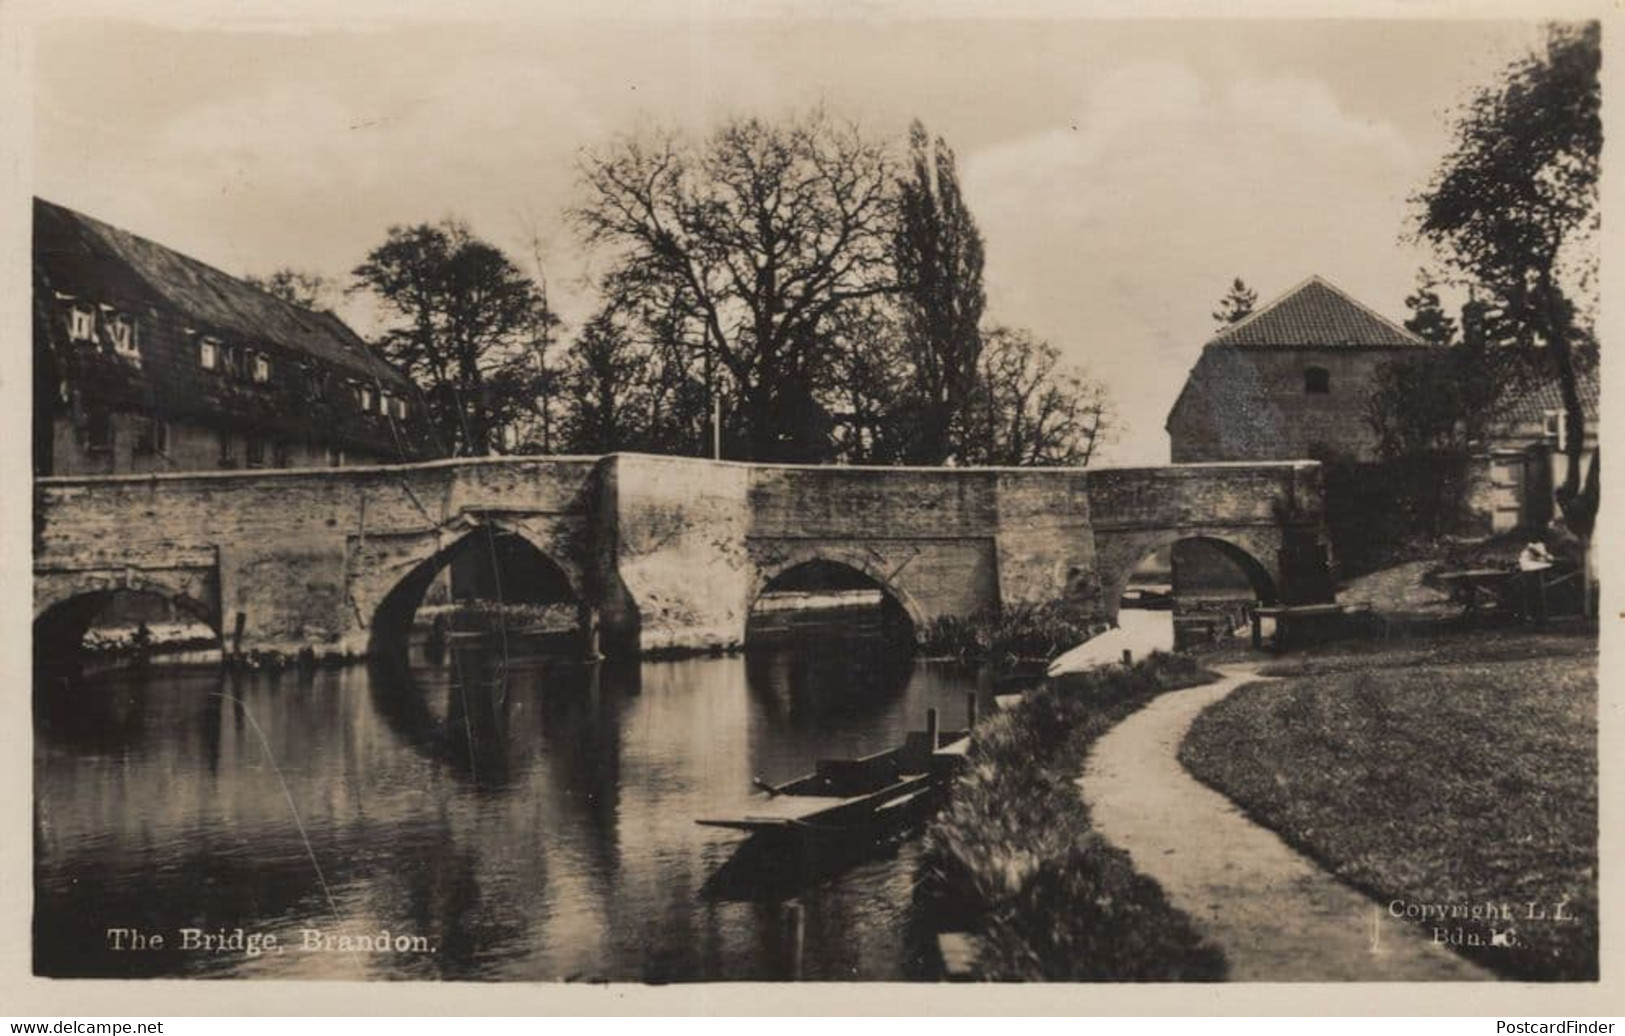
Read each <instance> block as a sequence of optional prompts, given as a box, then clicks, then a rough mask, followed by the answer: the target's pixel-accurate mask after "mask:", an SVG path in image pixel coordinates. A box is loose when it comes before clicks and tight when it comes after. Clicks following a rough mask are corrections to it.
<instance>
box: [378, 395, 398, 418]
mask: <svg viewBox="0 0 1625 1036" xmlns="http://www.w3.org/2000/svg"><path fill="white" fill-rule="evenodd" d="M378 412H379V413H380V414H383V415H384V416H385V417H389V416H391V415H392V414H394V413H395V400H394V398H393V397H391V396H390V394H389V393H388V392H385V391H383V390H379V392H378Z"/></svg>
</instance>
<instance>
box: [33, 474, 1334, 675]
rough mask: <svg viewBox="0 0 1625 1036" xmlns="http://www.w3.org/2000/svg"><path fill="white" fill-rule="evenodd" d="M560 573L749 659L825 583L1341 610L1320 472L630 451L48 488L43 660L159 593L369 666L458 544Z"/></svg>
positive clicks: (960, 597) (613, 617)
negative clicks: (1318, 605) (112, 611)
mask: <svg viewBox="0 0 1625 1036" xmlns="http://www.w3.org/2000/svg"><path fill="white" fill-rule="evenodd" d="M492 531H499V532H502V533H505V534H511V535H513V536H517V537H519V538H522V539H523V540H525V541H526V542H528V543H529V544H531V545H532V546H534V547H535V548H536V550H537V551H539V552H540V553H541V554H542V555H544V556H545V557H546V558H548V559H550V560H551V561H552V562H553V563H554V564H555V565H556V566H557V570H558V573H559V581H560V583H561V584H562V587H563V589H564V590H565V591H566V593H565V596H567V597H568V598H569V599H571V600H573V601H575V602H576V603H577V604H578V605H579V606H580V607H581V609H582V612H583V614H584V615H588V616H591V617H592V618H593V620H595V621H596V623H597V626H598V629H599V630H600V633H601V637H602V644H603V647H604V649H605V651H606V652H610V653H618V654H636V653H638V652H648V651H666V650H688V649H694V650H709V649H719V648H721V649H726V648H732V647H736V646H738V645H740V644H742V643H743V640H744V637H745V628H746V621H747V619H748V617H749V615H750V611H751V607H752V604H753V602H755V600H756V598H757V597H758V596H759V595H760V594H761V593H762V591H763V589H764V588H765V587H766V586H767V585H768V584H769V582H770V581H772V580H773V579H774V578H775V577H777V576H779V575H781V574H783V573H785V572H786V571H788V570H790V569H793V568H795V567H796V566H798V565H802V564H805V563H807V562H826V563H834V564H838V565H842V566H846V567H847V568H850V569H852V570H854V571H856V572H858V573H861V574H863V575H864V576H866V577H868V579H869V580H872V581H873V582H874V583H875V584H876V585H877V586H879V587H880V588H881V589H882V590H883V591H884V592H885V593H886V594H887V595H889V596H890V597H891V598H892V599H893V600H894V601H895V602H896V604H897V605H899V606H900V607H901V608H902V609H904V610H905V611H906V612H907V614H908V616H909V618H910V619H911V620H912V622H913V624H914V626H915V628H916V629H921V628H924V627H925V626H928V625H929V624H930V623H932V622H933V621H935V620H936V619H938V618H941V617H944V616H958V617H966V616H969V615H972V614H974V613H976V612H979V611H984V610H988V609H996V608H1000V607H1009V606H1011V605H1014V604H1020V603H1036V602H1047V601H1054V600H1058V599H1065V600H1070V601H1072V602H1075V603H1077V604H1079V605H1080V606H1082V607H1084V608H1086V609H1088V610H1089V611H1091V612H1093V613H1095V614H1097V615H1099V616H1100V617H1101V618H1103V619H1111V618H1114V617H1115V614H1116V610H1117V602H1118V600H1119V598H1120V597H1121V595H1122V591H1123V588H1124V586H1125V585H1126V583H1127V581H1128V578H1129V574H1130V572H1131V571H1132V569H1133V568H1134V566H1135V565H1136V564H1137V563H1138V562H1139V561H1140V560H1141V559H1142V558H1144V557H1145V556H1146V555H1147V554H1149V553H1150V552H1152V551H1155V550H1157V549H1159V548H1161V547H1163V546H1166V545H1168V544H1171V543H1174V542H1177V541H1180V540H1192V539H1194V540H1200V541H1203V542H1205V543H1208V544H1210V545H1212V546H1213V547H1215V548H1216V549H1218V550H1219V551H1221V552H1222V553H1224V554H1226V555H1227V556H1230V557H1231V558H1232V559H1234V560H1235V561H1236V562H1237V564H1239V565H1240V566H1241V567H1242V569H1243V570H1244V571H1245V572H1246V573H1247V574H1248V578H1249V580H1250V581H1251V582H1252V583H1253V586H1254V589H1255V590H1256V592H1257V595H1258V597H1259V599H1261V600H1266V601H1279V602H1285V603H1308V602H1315V601H1324V600H1330V599H1331V586H1330V580H1329V578H1328V575H1327V549H1326V539H1325V523H1324V501H1323V495H1322V488H1321V473H1320V468H1319V465H1317V464H1315V463H1313V462H1308V461H1304V462H1286V463H1264V464H1189V465H1172V466H1165V467H1151V468H1115V469H1114V468H1100V469H1072V468H1020V469H1016V468H1011V469H1003V468H999V469H994V468H981V469H979V468H878V467H877V468H868V467H814V466H784V465H767V464H744V463H732V462H718V461H706V460H696V459H688V458H672V457H655V456H646V455H641V454H613V455H610V456H604V457H502V458H476V459H457V460H447V461H435V462H430V463H424V464H414V465H402V466H387V467H356V468H336V469H334V468H322V469H298V470H287V471H253V472H240V471H234V472H193V473H176V474H163V475H139V476H102V477H62V478H45V479H40V480H37V481H36V482H35V534H34V607H35V631H36V638H35V639H36V644H37V645H45V646H44V647H41V648H40V650H49V649H50V647H49V646H50V645H59V644H66V643H70V642H72V640H73V638H74V637H75V636H82V634H83V632H84V628H85V624H86V623H88V622H89V621H90V616H91V615H93V614H94V612H95V610H96V608H97V607H99V606H100V604H101V603H102V602H105V600H106V599H107V596H108V595H109V594H112V593H114V592H117V591H120V590H136V591H145V592H149V593H153V594H157V595H159V596H161V597H164V598H167V599H169V600H171V601H173V602H175V603H176V604H177V605H179V606H180V607H182V608H184V609H185V610H187V611H189V612H191V613H192V614H194V615H196V616H198V617H199V618H201V619H203V620H204V621H206V622H208V623H210V624H211V625H212V626H213V627H214V628H215V629H216V630H218V631H220V632H221V633H222V635H223V636H224V637H225V638H226V639H227V642H228V645H230V646H234V647H237V648H240V649H241V650H243V651H263V652H272V651H275V652H284V653H293V652H298V651H300V650H302V649H306V648H309V649H311V650H313V651H315V652H316V653H317V654H318V655H324V654H331V655H359V654H365V653H368V652H369V651H377V650H381V649H382V647H383V646H384V645H385V644H386V643H389V642H393V641H395V640H397V639H399V638H400V637H402V636H403V635H404V631H405V629H406V628H407V624H409V622H410V619H411V615H412V612H413V611H414V610H415V609H416V607H417V604H418V602H419V601H420V600H421V599H422V595H423V592H424V590H425V589H426V588H427V587H428V586H429V585H430V583H431V582H432V581H433V579H434V578H435V576H436V574H437V573H438V572H439V571H440V570H441V569H442V568H443V567H444V566H445V564H446V563H447V561H448V560H449V558H450V557H451V556H452V555H453V554H454V553H456V552H457V551H458V549H459V547H460V546H462V545H463V544H464V541H465V540H466V539H467V538H468V537H470V536H475V535H485V534H488V533H490V532H492Z"/></svg>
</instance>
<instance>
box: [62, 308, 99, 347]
mask: <svg viewBox="0 0 1625 1036" xmlns="http://www.w3.org/2000/svg"><path fill="white" fill-rule="evenodd" d="M68 340H69V341H72V342H94V341H95V340H96V311H95V310H94V309H91V308H90V307H89V306H85V305H80V304H78V303H75V304H74V306H73V307H72V308H71V309H69V310H68Z"/></svg>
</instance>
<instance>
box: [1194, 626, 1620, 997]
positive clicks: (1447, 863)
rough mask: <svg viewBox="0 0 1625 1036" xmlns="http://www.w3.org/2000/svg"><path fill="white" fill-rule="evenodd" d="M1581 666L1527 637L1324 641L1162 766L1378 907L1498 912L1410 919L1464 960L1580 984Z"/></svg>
mask: <svg viewBox="0 0 1625 1036" xmlns="http://www.w3.org/2000/svg"><path fill="white" fill-rule="evenodd" d="M1596 662H1597V659H1596V642H1595V640H1594V638H1591V637H1585V636H1574V635H1569V636H1564V635H1554V634H1545V633H1541V634H1521V633H1495V634H1485V635H1470V636H1469V635H1457V636H1440V637H1435V638H1428V639H1426V640H1420V641H1411V642H1406V643H1403V644H1401V645H1399V646H1397V647H1388V646H1385V645H1380V644H1370V643H1365V644H1350V645H1346V646H1344V645H1337V646H1328V647H1327V648H1325V649H1322V650H1320V651H1317V652H1313V653H1311V654H1309V655H1306V656H1303V657H1300V658H1296V659H1292V660H1290V661H1284V662H1281V663H1278V664H1276V665H1274V666H1272V667H1270V668H1269V669H1267V670H1266V674H1267V675H1279V676H1281V677H1283V679H1282V680H1280V681H1279V682H1271V683H1260V684H1254V685H1252V686H1250V687H1244V688H1242V689H1241V690H1239V691H1237V692H1236V693H1235V694H1233V695H1231V696H1230V697H1229V698H1227V699H1225V700H1224V701H1222V702H1220V703H1218V704H1217V705H1215V706H1213V707H1212V708H1210V709H1208V710H1207V711H1206V712H1204V713H1203V714H1202V715H1201V716H1200V717H1198V718H1197V721H1196V723H1195V725H1194V726H1193V727H1192V729H1191V732H1190V736H1189V737H1188V738H1187V739H1186V741H1185V744H1184V746H1183V747H1182V749H1181V752H1180V760H1181V762H1183V763H1184V764H1185V766H1186V767H1187V768H1188V769H1189V770H1190V771H1191V772H1192V773H1193V774H1195V775H1196V776H1197V777H1198V778H1199V779H1201V780H1203V781H1205V782H1207V783H1208V784H1210V785H1212V786H1213V787H1215V788H1217V789H1218V790H1219V791H1221V792H1223V793H1224V794H1225V795H1227V796H1229V797H1230V798H1231V799H1233V800H1234V801H1235V802H1236V803H1238V804H1239V805H1240V806H1241V807H1242V808H1243V809H1245V810H1246V811H1247V812H1248V814H1250V815H1251V816H1252V817H1253V818H1254V819H1256V820H1258V821H1259V822H1261V823H1263V824H1265V825H1266V826H1268V827H1270V828H1273V829H1274V830H1275V831H1277V832H1279V833H1280V834H1281V836H1282V837H1283V838H1285V839H1286V840H1287V841H1288V842H1290V843H1292V844H1293V845H1295V846H1297V847H1298V848H1299V849H1300V850H1302V851H1303V852H1305V853H1306V854H1307V855H1309V856H1311V857H1313V858H1314V859H1315V860H1317V861H1319V862H1320V863H1321V864H1322V865H1323V866H1325V867H1326V868H1327V869H1328V870H1330V871H1332V872H1333V873H1335V874H1337V875H1338V876H1339V877H1341V878H1343V879H1344V880H1345V881H1348V882H1349V883H1350V884H1352V885H1355V886H1356V887H1359V888H1362V889H1364V890H1366V891H1367V892H1368V893H1370V894H1371V895H1373V896H1374V897H1375V898H1376V899H1377V900H1378V901H1379V902H1380V903H1381V904H1383V905H1384V907H1385V908H1386V907H1388V906H1389V905H1390V904H1395V903H1396V902H1397V904H1398V906H1397V909H1400V910H1403V909H1404V907H1405V905H1407V904H1411V905H1416V906H1422V905H1431V904H1438V905H1444V906H1446V907H1449V906H1451V905H1457V906H1469V907H1470V906H1473V905H1478V906H1480V907H1482V906H1484V905H1502V904H1504V905H1505V906H1506V907H1507V912H1508V913H1510V915H1511V917H1510V918H1509V917H1507V916H1506V915H1505V914H1502V915H1500V916H1498V917H1496V918H1495V919H1494V920H1491V919H1489V918H1488V917H1481V918H1480V919H1477V920H1474V919H1473V918H1471V917H1466V918H1451V917H1447V918H1445V919H1443V920H1435V919H1429V920H1427V921H1425V922H1420V923H1421V924H1422V928H1423V930H1424V931H1425V932H1427V933H1428V934H1429V935H1433V934H1434V930H1435V929H1436V928H1441V929H1444V930H1445V931H1446V933H1447V935H1449V936H1457V935H1459V936H1460V937H1461V939H1462V941H1463V942H1466V943H1469V945H1458V946H1456V947H1455V948H1456V949H1457V950H1458V951H1459V952H1461V953H1463V954H1464V955H1466V956H1468V957H1469V958H1471V959H1473V960H1475V961H1477V962H1479V963H1481V964H1483V965H1485V966H1486V967H1489V968H1491V969H1492V970H1494V971H1496V972H1498V973H1500V974H1502V975H1505V976H1508V977H1513V978H1520V979H1530V980H1560V979H1568V980H1578V979H1592V978H1595V977H1596V976H1597V743H1596V737H1597V727H1596V710H1597V682H1596V679H1597V678H1596ZM1531 903H1533V904H1536V911H1535V912H1537V913H1539V912H1544V913H1545V914H1546V915H1547V916H1546V917H1544V918H1540V917H1533V918H1532V917H1530V916H1529V914H1530V909H1529V904H1531ZM1560 903H1563V904H1565V905H1564V908H1563V913H1564V914H1567V915H1570V916H1571V919H1570V920H1559V919H1557V918H1556V917H1555V916H1554V915H1555V914H1556V913H1557V906H1558V904H1560ZM1481 913H1482V910H1481ZM1508 928H1513V929H1515V933H1514V935H1513V936H1512V937H1511V940H1510V941H1511V942H1512V943H1513V945H1511V946H1492V945H1490V943H1491V941H1492V940H1491V932H1492V929H1493V930H1494V931H1499V932H1501V933H1503V934H1504V933H1505V932H1506V930H1507V929H1508ZM1457 929H1460V931H1459V933H1458V932H1457ZM1475 941H1476V942H1478V943H1481V944H1482V945H1470V943H1473V942H1475Z"/></svg>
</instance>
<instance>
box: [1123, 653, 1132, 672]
mask: <svg viewBox="0 0 1625 1036" xmlns="http://www.w3.org/2000/svg"><path fill="white" fill-rule="evenodd" d="M1123 665H1125V666H1127V667H1129V668H1131V669H1132V668H1133V667H1134V652H1132V651H1130V650H1129V649H1128V648H1124V649H1123Z"/></svg>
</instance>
